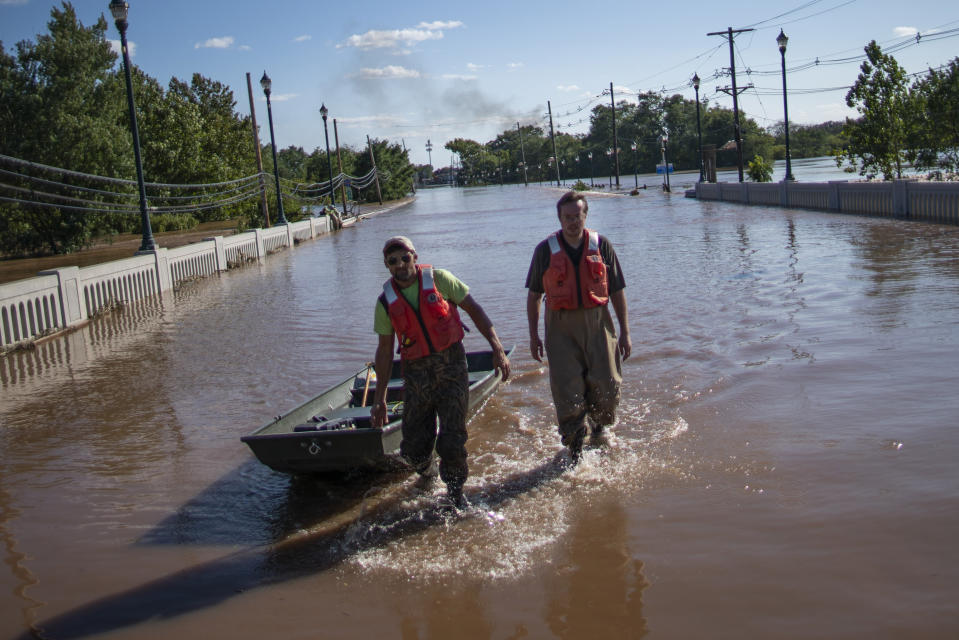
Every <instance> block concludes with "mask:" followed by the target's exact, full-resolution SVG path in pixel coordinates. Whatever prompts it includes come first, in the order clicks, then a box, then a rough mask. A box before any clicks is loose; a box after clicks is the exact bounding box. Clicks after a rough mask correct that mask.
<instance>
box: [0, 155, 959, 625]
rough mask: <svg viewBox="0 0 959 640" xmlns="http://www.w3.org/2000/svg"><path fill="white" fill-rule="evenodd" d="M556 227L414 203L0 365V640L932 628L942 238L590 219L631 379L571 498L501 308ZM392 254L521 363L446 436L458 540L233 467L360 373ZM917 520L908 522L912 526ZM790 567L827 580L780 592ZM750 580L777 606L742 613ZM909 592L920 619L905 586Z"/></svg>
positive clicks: (621, 217) (715, 221) (521, 194)
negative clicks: (423, 270) (302, 628)
mask: <svg viewBox="0 0 959 640" xmlns="http://www.w3.org/2000/svg"><path fill="white" fill-rule="evenodd" d="M795 169H796V167H794V170H795ZM557 197H558V194H557V192H556V191H555V190H550V189H545V188H543V189H541V188H535V187H530V188H528V189H524V188H522V187H519V188H511V187H503V188H500V187H496V188H488V189H475V190H460V189H445V190H430V191H426V192H422V193H421V194H420V195H419V197H418V198H417V201H416V202H415V203H414V204H413V205H411V206H409V207H405V208H403V209H400V210H398V211H396V212H393V213H390V214H386V215H382V216H377V217H374V218H371V219H369V220H366V221H363V222H361V223H358V224H357V225H356V226H354V227H352V228H350V229H346V230H343V231H341V232H339V233H337V234H336V235H334V236H331V237H327V238H322V239H319V240H317V241H315V242H310V243H303V244H301V245H299V246H297V247H296V248H295V249H294V250H291V251H284V252H280V253H277V254H275V255H273V256H271V257H270V259H269V260H266V261H265V262H263V263H261V264H255V265H250V266H248V267H246V268H244V269H239V270H235V271H232V272H228V273H225V274H222V275H220V276H217V277H215V278H209V279H206V280H203V281H198V282H196V283H193V284H192V285H191V286H190V287H187V288H184V289H181V290H179V291H177V292H175V293H174V294H172V295H170V296H167V297H166V298H164V299H163V300H162V301H155V302H152V303H142V304H139V305H129V306H124V307H122V308H119V309H116V310H114V311H113V312H111V313H110V314H108V315H106V316H103V317H101V318H97V319H96V320H94V321H93V322H92V323H91V324H90V325H88V326H87V327H83V328H81V329H80V330H78V331H75V332H73V333H71V334H68V335H66V336H64V337H61V338H58V339H55V340H49V341H47V342H44V343H41V344H39V345H37V347H36V349H35V350H31V351H24V352H19V353H16V354H12V355H10V356H7V357H4V358H0V425H2V426H0V481H2V485H0V487H2V489H0V537H2V540H3V543H4V548H5V558H6V560H7V562H6V565H5V566H7V567H8V568H9V571H8V576H7V578H6V583H5V584H9V585H10V587H9V589H7V595H3V596H0V612H2V614H3V615H0V636H3V637H13V636H16V635H17V634H20V633H23V632H24V630H25V626H26V625H29V624H31V623H32V622H33V621H34V620H39V624H40V626H43V627H44V628H45V629H47V630H48V631H49V632H50V634H49V635H50V636H51V637H82V636H84V635H87V636H89V635H95V634H99V633H106V632H112V637H131V638H132V637H145V636H150V637H192V636H197V635H200V634H207V635H217V634H220V635H221V636H222V634H227V635H228V636H229V637H232V638H259V637H264V636H269V635H291V633H290V632H292V631H295V630H291V629H289V628H288V625H290V624H292V623H290V620H294V619H296V620H302V617H303V616H304V615H305V614H304V613H303V612H317V611H318V612H320V613H321V614H322V615H323V616H326V617H327V618H329V619H331V620H335V621H336V622H337V624H340V626H339V627H337V628H342V629H346V630H347V631H344V632H343V633H342V635H343V636H349V637H356V636H358V635H371V636H376V637H381V636H382V637H395V636H397V635H402V636H403V637H450V636H457V637H464V638H473V637H475V638H484V637H524V636H525V637H569V638H573V637H584V636H586V635H596V636H597V637H639V636H642V635H644V634H646V633H647V630H648V629H650V628H653V627H655V628H657V629H682V630H684V631H686V632H688V635H690V636H704V635H710V634H711V633H713V632H714V631H715V629H717V628H724V629H725V628H728V629H737V628H748V631H750V632H752V633H751V634H750V633H746V632H744V633H742V634H741V635H742V636H743V637H747V636H749V635H753V636H757V637H758V636H768V635H771V634H772V635H777V634H779V633H781V637H803V634H806V635H828V633H829V631H828V630H831V629H836V628H855V629H857V630H859V632H860V633H862V634H863V635H864V636H865V635H873V636H875V635H880V636H881V635H884V632H885V631H887V628H886V627H885V626H884V622H883V621H884V620H888V619H890V618H896V617H899V618H900V619H905V618H906V617H908V618H909V619H914V620H921V621H925V622H926V623H927V625H928V626H923V624H922V623H919V622H917V623H915V625H913V627H910V630H913V631H916V632H917V634H918V635H922V632H923V631H927V630H928V629H929V628H937V627H935V625H936V624H938V625H939V627H938V628H940V629H941V628H946V627H947V626H948V625H950V624H952V618H951V617H950V616H949V614H948V611H949V607H951V606H953V603H954V602H955V598H956V597H959V593H956V589H955V585H956V584H959V569H956V568H955V567H957V566H959V565H957V564H956V563H952V562H949V560H950V559H951V558H954V557H955V556H954V551H953V547H952V545H951V544H949V545H946V544H944V543H942V542H941V541H940V540H939V539H938V538H936V539H934V540H933V541H930V542H923V541H924V540H926V537H924V532H927V531H929V530H936V531H941V532H943V535H942V536H941V537H942V539H943V540H945V539H949V536H947V535H946V534H957V535H959V518H957V516H956V515H955V514H956V513H959V511H957V508H959V504H957V501H956V500H957V499H956V498H955V496H957V495H959V477H957V476H956V474H955V473H954V461H955V459H956V457H957V456H959V442H956V440H955V439H954V438H952V436H951V434H952V430H953V427H954V423H955V417H956V416H957V415H959V397H957V396H956V394H955V393H954V389H953V387H954V381H955V379H956V378H957V377H959V364H957V362H956V361H955V358H954V354H955V352H956V351H957V348H959V332H957V331H956V323H957V318H959V266H957V265H959V260H957V258H959V250H957V242H956V238H957V237H956V230H955V229H954V228H951V227H944V226H937V225H920V224H915V223H909V222H903V221H896V220H888V219H870V218H864V217H852V216H841V215H833V214H826V213H819V212H808V211H794V210H783V209H778V208H765V207H741V206H737V205H733V204H730V203H717V202H703V203H699V202H696V201H695V200H690V199H686V198H682V197H681V196H680V195H678V194H673V195H672V196H667V195H664V194H662V193H659V192H658V191H655V190H649V191H645V192H641V193H640V195H639V196H636V197H608V196H606V197H601V196H595V197H593V198H592V200H591V203H590V214H589V215H590V218H589V220H590V221H589V224H590V226H592V227H594V228H596V229H598V230H599V231H600V232H602V233H603V234H604V235H607V236H608V237H609V238H610V239H611V240H612V242H613V243H614V245H615V246H616V248H617V252H618V254H619V257H620V261H621V264H622V266H623V270H624V273H625V275H626V281H627V299H628V301H629V305H630V322H631V329H632V334H633V341H634V349H633V351H634V356H633V357H632V358H630V359H629V360H628V361H627V362H626V363H625V365H624V382H623V389H622V395H623V401H622V406H621V410H620V416H619V421H618V424H617V426H616V429H615V430H614V432H613V433H612V434H611V435H610V437H609V438H608V439H607V440H606V441H604V442H597V443H595V444H593V445H591V447H590V448H589V449H588V450H587V451H586V453H585V455H584V458H583V461H582V463H581V464H580V465H579V466H578V467H577V468H576V469H575V470H572V471H570V470H566V469H565V468H564V467H563V461H564V460H565V453H564V452H563V451H562V448H561V446H560V444H559V437H558V434H557V432H556V426H555V424H554V423H555V414H554V411H553V405H552V401H551V398H550V395H549V384H548V374H547V370H546V368H545V367H544V366H541V365H540V364H539V363H536V362H533V361H532V360H531V359H530V358H529V356H528V355H527V350H528V346H527V344H528V340H527V335H528V328H527V327H526V318H525V299H526V292H525V290H524V289H523V287H522V284H523V279H524V276H525V274H526V270H527V267H528V264H529V258H530V255H531V252H532V249H533V247H534V246H535V245H536V243H538V242H539V241H540V240H542V238H544V237H545V236H546V235H547V234H548V233H550V232H551V231H553V230H554V227H555V225H556V220H555V208H554V203H555V200H556V198H557ZM398 233H402V234H404V235H408V236H410V237H411V238H412V239H413V241H414V242H415V243H416V246H417V248H418V252H419V254H420V259H421V261H423V262H429V263H433V264H436V265H437V266H442V267H446V268H449V269H451V270H452V271H453V272H454V273H456V274H457V275H458V276H460V277H461V278H462V279H463V280H464V281H465V282H466V283H467V284H468V285H470V287H471V292H472V293H473V295H474V296H475V297H476V299H477V300H478V301H480V303H481V304H482V305H483V306H484V308H485V309H486V311H487V313H488V314H489V316H490V317H491V319H492V320H493V322H494V324H495V325H496V327H497V331H498V333H499V334H500V336H501V337H502V339H503V341H504V342H505V343H507V344H516V345H517V347H518V348H517V350H516V354H515V356H514V362H513V368H514V371H515V375H514V377H513V379H511V380H510V381H509V383H507V384H505V385H503V386H502V387H501V388H500V389H499V390H498V392H497V393H496V395H495V396H494V397H493V398H492V399H491V400H490V401H489V402H488V404H487V405H486V406H485V407H484V409H483V411H482V412H481V413H480V414H479V415H478V416H477V418H476V419H475V420H474V421H473V422H472V423H471V424H470V440H469V444H468V447H469V451H470V465H471V476H470V480H469V482H468V483H467V487H466V493H467V495H468V497H469V499H470V500H471V501H472V502H473V505H474V508H473V509H472V510H471V511H470V512H469V513H468V514H466V515H463V516H458V517H453V516H452V515H451V514H450V513H448V512H445V511H444V510H443V509H441V508H440V502H441V498H442V496H443V494H444V489H443V487H442V486H436V485H434V486H427V487H417V486H416V484H415V480H414V479H413V478H411V477H409V476H407V475H404V474H394V475H377V476H355V477H347V478H329V477H326V478H303V479H291V478H289V477H287V476H285V475H281V474H277V473H274V472H272V471H270V470H269V469H267V468H266V467H264V466H262V465H260V464H259V463H258V462H256V461H255V460H254V459H253V458H252V456H251V454H250V452H249V451H248V450H247V449H246V447H245V445H243V444H242V443H241V442H240V441H239V438H240V436H242V435H245V434H247V433H250V432H252V431H253V430H254V429H256V428H257V427H258V426H260V425H261V424H264V423H265V422H267V421H268V420H269V419H270V418H271V417H272V416H275V415H277V414H279V413H282V412H284V411H287V410H289V409H290V408H291V407H293V406H295V405H297V404H299V403H300V402H302V401H303V400H305V399H306V398H308V397H312V396H313V395H316V394H317V393H318V392H320V391H322V390H323V389H324V388H326V387H327V386H329V385H331V384H333V383H335V382H338V381H339V380H341V379H342V377H343V375H344V371H354V370H356V369H357V368H358V367H359V366H362V364H363V363H365V362H367V361H369V360H370V359H371V357H372V353H373V350H374V348H375V336H373V334H372V311H373V305H374V303H375V300H376V297H377V295H378V294H379V292H380V291H381V286H382V283H383V281H384V280H385V279H386V277H387V276H388V273H387V271H386V269H385V268H384V266H383V264H382V255H381V253H380V248H381V247H382V241H383V239H384V238H385V237H388V236H391V235H395V234H398ZM484 346H485V342H484V341H483V339H482V337H481V336H479V335H478V333H477V332H473V333H471V334H470V335H469V336H468V337H467V347H468V348H473V349H476V348H484ZM916 505H933V506H934V508H933V507H930V510H922V517H921V518H918V517H917V516H916V513H917V511H916V510H917V507H916ZM850 514H853V515H850ZM810 523H811V524H810ZM810 527H812V529H813V530H815V531H828V532H830V536H829V537H828V538H824V537H823V536H818V537H817V536H811V535H810ZM952 537H954V535H953V536H952ZM894 540H899V541H901V540H910V541H912V544H911V545H910V546H911V548H913V549H914V552H913V553H911V554H909V555H908V556H906V555H902V554H892V557H884V562H887V563H889V565H890V570H889V571H885V572H879V571H874V570H873V568H872V564H870V563H872V562H874V559H869V558H867V557H865V554H863V553H861V552H860V550H861V549H864V548H868V549H879V548H882V547H883V545H884V544H887V543H888V544H894V543H893V542H891V541H894ZM745 541H748V543H746V542H745ZM773 541H775V542H773ZM817 545H821V546H817ZM818 554H822V555H823V557H826V556H828V557H829V558H831V559H833V560H831V562H834V563H837V564H838V565H840V566H841V567H842V571H841V572H839V573H836V574H835V575H833V576H832V579H824V577H823V573H821V572H819V573H817V572H816V571H810V572H808V573H806V574H798V575H797V574H796V573H795V571H794V568H795V567H796V566H806V565H808V564H809V558H810V557H819V555H818ZM706 565H708V566H709V567H710V570H708V571H706V570H703V566H706ZM759 567H761V568H762V569H759ZM776 572H779V574H781V575H786V574H787V573H788V574H789V575H790V576H792V577H791V578H790V580H788V581H782V582H780V583H777V584H776V586H775V590H774V591H773V590H772V589H771V587H770V585H769V581H768V576H769V575H774V574H776ZM933 573H935V574H937V575H939V576H941V577H942V578H941V581H940V582H937V583H936V584H937V585H940V586H938V587H936V588H933V587H931V586H929V584H930V583H929V582H928V581H924V580H923V579H922V578H921V577H922V576H924V575H925V576H928V575H932V574H933ZM843 576H855V577H856V578H855V580H853V578H849V579H845V578H843ZM896 576H899V577H896ZM943 584H944V585H946V586H944V587H943V586H941V585H943ZM949 585H952V586H949ZM773 592H775V594H777V596H779V597H778V598H777V599H776V602H782V603H790V602H796V603H803V604H802V606H798V605H797V606H795V607H792V608H791V607H790V606H788V605H786V604H783V605H776V604H774V603H773V598H771V597H770V596H769V594H770V593H773ZM715 594H736V596H737V597H736V598H735V599H732V598H731V596H730V597H726V598H723V597H718V598H717V597H716V596H715ZM852 594H855V596H854V595H852ZM371 601H372V602H376V603H377V608H376V611H375V612H371V610H370V608H369V602H371ZM41 603H42V604H41ZM317 603H323V607H322V608H318V604H317ZM331 603H335V606H334V605H333V604H331ZM750 603H763V607H767V609H763V610H758V611H757V610H756V609H755V608H752V607H751V605H750ZM691 610H692V611H696V612H697V613H698V615H700V616H701V621H700V622H696V621H694V620H692V619H691V618H690V617H689V615H688V612H689V611H691ZM809 610H817V611H822V612H824V613H823V615H822V616H820V618H818V619H816V620H811V621H810V620H809V619H808V615H806V614H805V612H808V611H809ZM320 613H318V614H317V615H320ZM653 620H655V621H656V624H655V625H653V624H651V623H650V622H649V621H653ZM771 620H777V621H778V622H777V624H776V626H769V625H772V623H771V622H770V621H771ZM711 621H712V622H713V623H715V624H711ZM717 621H721V624H720V623H719V622H717ZM731 621H732V622H731ZM742 621H746V622H742ZM309 622H310V623H311V624H321V623H323V620H314V619H312V618H310V619H309ZM780 623H782V624H781V625H780ZM736 625H740V627H737V626H736ZM324 628H326V627H324ZM788 629H801V630H802V632H801V633H800V632H796V633H792V632H789V631H784V630H788ZM666 633H669V632H666ZM292 635H296V633H295V632H294V633H292ZM886 635H888V634H886ZM927 635H929V634H927ZM932 635H934V634H932Z"/></svg>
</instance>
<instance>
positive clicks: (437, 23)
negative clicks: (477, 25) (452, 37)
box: [416, 20, 463, 30]
mask: <svg viewBox="0 0 959 640" xmlns="http://www.w3.org/2000/svg"><path fill="white" fill-rule="evenodd" d="M416 26H417V28H419V29H430V30H437V29H455V28H457V27H462V26H463V23H462V22H460V21H459V20H449V21H447V22H443V21H442V20H434V21H433V22H421V23H419V24H418V25H416Z"/></svg>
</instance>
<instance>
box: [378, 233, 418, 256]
mask: <svg viewBox="0 0 959 640" xmlns="http://www.w3.org/2000/svg"><path fill="white" fill-rule="evenodd" d="M397 247H400V248H403V249H406V250H407V251H412V252H413V253H416V247H414V246H413V241H412V240H410V239H409V238H407V237H406V236H393V237H392V238H390V239H389V240H387V241H386V244H384V245H383V255H384V256H385V255H386V254H387V253H389V252H390V251H391V250H393V249H395V248H397Z"/></svg>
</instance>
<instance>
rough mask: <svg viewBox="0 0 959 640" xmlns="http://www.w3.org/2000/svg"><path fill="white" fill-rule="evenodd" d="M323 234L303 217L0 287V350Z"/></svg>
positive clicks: (322, 221) (322, 226)
mask: <svg viewBox="0 0 959 640" xmlns="http://www.w3.org/2000/svg"><path fill="white" fill-rule="evenodd" d="M329 231H330V228H329V222H328V218H326V217H317V218H309V219H307V220H301V221H299V222H294V223H288V224H285V225H280V226H276V227H271V228H269V229H254V230H252V231H250V232H247V233H241V234H237V235H235V236H227V237H223V236H217V237H215V238H207V239H206V240H204V241H202V242H197V243H194V244H189V245H185V246H182V247H177V248H175V249H163V248H160V249H157V250H156V251H153V252H150V253H147V254H144V255H139V256H134V257H132V258H125V259H123V260H114V261H112V262H105V263H103V264H98V265H94V266H90V267H83V268H80V267H63V268H60V269H51V270H49V271H43V272H41V273H40V274H39V275H38V276H37V277H35V278H27V279H26V280H19V281H17V282H10V283H7V284H0V351H2V350H4V349H6V348H9V347H12V346H14V345H17V344H18V343H22V342H28V341H30V340H34V339H36V338H39V337H42V336H45V335H48V334H51V333H55V332H58V331H62V330H64V329H68V328H70V327H74V326H77V325H79V324H82V323H84V322H86V321H87V320H89V319H90V318H91V317H92V316H94V315H95V314H97V313H98V312H100V311H102V310H103V309H105V308H108V307H110V306H111V305H114V304H117V303H120V302H133V301H135V300H141V299H143V298H147V297H149V296H153V295H162V294H163V292H164V291H168V290H170V289H173V288H175V287H177V286H178V285H179V284H181V283H182V282H185V281H188V280H192V279H194V278H203V277H207V276H210V275H213V274H215V273H217V272H219V271H226V270H227V269H230V268H233V267H237V266H240V265H242V264H243V263H245V262H248V261H250V260H261V259H263V258H264V257H266V256H268V255H269V254H271V253H273V252H275V251H279V250H280V249H283V248H285V247H292V246H294V243H295V242H298V241H303V240H308V239H311V238H316V237H317V236H320V235H323V234H326V233H329Z"/></svg>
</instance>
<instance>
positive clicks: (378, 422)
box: [370, 402, 386, 428]
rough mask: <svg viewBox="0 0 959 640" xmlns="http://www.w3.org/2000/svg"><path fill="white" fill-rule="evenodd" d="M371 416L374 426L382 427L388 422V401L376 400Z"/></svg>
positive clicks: (371, 408)
mask: <svg viewBox="0 0 959 640" xmlns="http://www.w3.org/2000/svg"><path fill="white" fill-rule="evenodd" d="M370 418H372V422H373V427H374V428H377V427H382V426H383V425H385V424H386V402H376V403H374V404H373V406H372V407H370Z"/></svg>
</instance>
